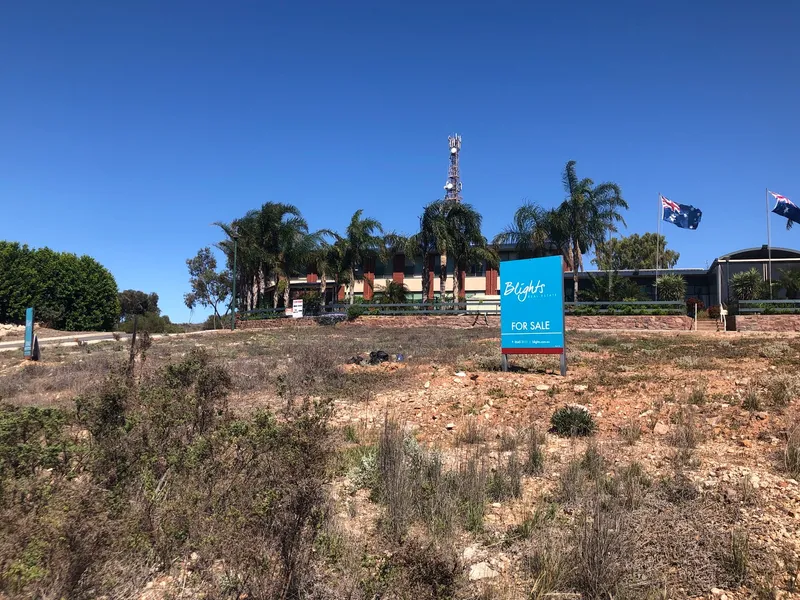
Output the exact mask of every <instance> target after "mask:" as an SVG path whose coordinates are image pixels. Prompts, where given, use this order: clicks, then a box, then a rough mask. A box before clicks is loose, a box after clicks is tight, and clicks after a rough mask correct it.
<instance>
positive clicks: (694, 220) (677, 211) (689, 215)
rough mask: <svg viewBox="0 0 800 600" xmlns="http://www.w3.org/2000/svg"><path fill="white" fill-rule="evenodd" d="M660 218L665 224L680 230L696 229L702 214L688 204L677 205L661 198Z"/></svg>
mask: <svg viewBox="0 0 800 600" xmlns="http://www.w3.org/2000/svg"><path fill="white" fill-rule="evenodd" d="M659 196H660V197H661V218H662V219H663V220H664V221H666V222H667V223H672V224H673V225H677V226H678V227H680V228H681V229H697V226H698V225H700V219H701V218H702V216H703V212H702V211H701V210H700V209H699V208H695V207H694V206H690V205H689V204H678V203H677V202H673V201H672V200H670V199H668V198H664V196H661V194H659Z"/></svg>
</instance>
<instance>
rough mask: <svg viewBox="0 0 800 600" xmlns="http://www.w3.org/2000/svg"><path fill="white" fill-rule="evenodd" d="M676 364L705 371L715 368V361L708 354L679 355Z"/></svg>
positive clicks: (682, 367) (683, 367) (684, 367)
mask: <svg viewBox="0 0 800 600" xmlns="http://www.w3.org/2000/svg"><path fill="white" fill-rule="evenodd" d="M675 365H676V366H677V367H679V368H681V369H699V370H703V371H708V370H710V369H712V368H713V363H712V362H711V359H710V358H708V357H707V356H690V355H684V356H679V357H678V358H676V359H675Z"/></svg>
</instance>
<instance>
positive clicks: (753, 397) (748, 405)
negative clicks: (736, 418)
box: [742, 386, 761, 412]
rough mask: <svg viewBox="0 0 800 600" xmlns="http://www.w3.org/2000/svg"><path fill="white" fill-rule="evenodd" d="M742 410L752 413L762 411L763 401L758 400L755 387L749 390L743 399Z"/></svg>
mask: <svg viewBox="0 0 800 600" xmlns="http://www.w3.org/2000/svg"><path fill="white" fill-rule="evenodd" d="M742 408H744V409H745V410H748V411H750V412H756V411H758V410H761V400H760V399H759V398H758V391H757V390H756V388H755V387H754V386H750V387H748V388H747V391H746V392H745V395H744V398H743V399H742Z"/></svg>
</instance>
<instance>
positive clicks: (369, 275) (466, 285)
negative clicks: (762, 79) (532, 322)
mask: <svg viewBox="0 0 800 600" xmlns="http://www.w3.org/2000/svg"><path fill="white" fill-rule="evenodd" d="M499 254H500V269H499V270H498V269H491V268H487V267H486V265H481V266H475V267H471V268H470V269H469V270H468V271H467V272H465V273H463V274H462V286H461V288H462V289H463V290H465V295H466V297H467V298H474V297H477V298H486V297H489V298H491V297H495V298H497V297H498V294H499V290H500V282H501V279H502V269H503V266H502V263H503V262H505V261H507V260H516V259H518V258H519V255H518V253H517V252H516V251H515V250H514V248H513V247H511V246H506V247H501V248H500V251H499ZM428 260H429V261H430V266H431V269H430V280H431V281H430V283H431V285H430V287H429V289H430V295H429V297H430V298H433V297H434V296H438V293H439V278H440V273H441V269H440V261H439V257H438V256H429V257H428ZM770 264H771V269H772V279H773V280H777V279H779V278H780V272H781V270H784V269H800V251H798V250H792V249H789V248H772V250H771V261H770V251H769V250H768V248H767V247H766V246H762V247H760V248H747V249H744V250H737V251H735V252H730V253H728V254H723V255H720V256H718V257H717V258H714V259H713V261H712V263H711V266H709V267H707V268H696V269H661V270H660V271H659V272H658V275H664V274H666V273H677V274H680V275H682V276H683V277H684V278H685V279H686V297H687V298H697V299H699V300H701V301H702V302H703V303H704V304H705V305H706V306H714V305H718V304H719V303H720V300H722V302H725V303H727V301H728V299H729V297H730V280H731V278H732V277H733V275H735V274H736V273H741V272H744V271H748V270H750V269H752V268H755V269H756V270H757V271H759V272H760V273H762V275H763V277H764V280H765V281H766V280H768V279H769V277H770ZM617 275H620V276H622V277H627V278H630V279H633V280H634V281H635V282H636V283H637V284H638V285H639V288H640V291H641V292H642V294H643V295H644V296H646V297H647V298H650V299H655V281H656V271H655V269H645V270H636V271H618V272H617ZM607 276H608V272H607V271H598V270H589V271H581V272H579V273H578V278H579V290H585V289H588V288H589V287H590V286H591V285H593V281H598V280H600V281H602V280H603V278H604V277H607ZM356 277H357V282H356V286H355V294H356V296H357V297H361V298H364V299H365V300H372V299H373V298H374V297H375V295H376V294H380V292H381V290H382V289H383V288H384V286H385V285H386V282H387V281H394V282H396V283H400V284H403V285H404V286H405V287H406V289H407V290H408V294H407V297H408V300H409V302H419V301H421V300H422V260H421V259H418V260H416V261H414V260H409V259H406V257H405V256H403V255H402V254H401V255H396V256H394V257H393V259H392V260H391V261H389V262H388V263H384V262H381V261H373V262H371V263H368V264H365V265H364V269H363V271H362V272H358V273H356ZM326 288H327V290H326V296H327V297H326V303H331V302H333V301H334V300H340V301H341V300H344V298H345V289H344V287H343V286H341V287H340V289H339V290H338V293H337V290H334V282H333V281H328V282H327V286H326ZM291 289H292V291H293V294H294V295H296V294H297V293H299V292H300V291H304V290H305V291H308V290H319V289H320V281H319V275H318V274H316V273H313V272H310V271H309V272H308V273H307V274H306V276H305V277H299V278H294V279H292V281H291ZM564 289H565V292H566V298H567V300H568V301H571V300H572V289H573V277H572V272H571V271H565V272H564ZM445 291H446V293H448V294H452V291H453V264H452V260H448V262H447V283H446V288H445ZM778 297H785V295H784V293H783V291H781V292H779V296H778Z"/></svg>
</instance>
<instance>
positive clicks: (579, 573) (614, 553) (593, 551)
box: [573, 502, 632, 600]
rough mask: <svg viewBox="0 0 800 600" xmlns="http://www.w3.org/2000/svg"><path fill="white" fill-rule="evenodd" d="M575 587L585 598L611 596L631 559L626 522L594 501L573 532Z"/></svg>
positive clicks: (620, 581)
mask: <svg viewBox="0 0 800 600" xmlns="http://www.w3.org/2000/svg"><path fill="white" fill-rule="evenodd" d="M574 542H575V547H574V551H573V554H574V556H573V560H574V563H573V564H574V565H575V566H576V569H575V587H576V588H577V589H578V590H579V591H580V592H581V593H583V594H584V596H585V597H587V598H592V599H598V600H599V599H601V598H613V597H615V596H616V595H617V591H618V589H619V587H620V585H621V583H622V580H623V578H624V577H625V575H626V573H627V569H628V565H629V564H630V562H631V558H632V545H631V543H630V538H629V535H628V531H627V527H626V522H625V521H624V519H623V518H622V515H621V514H619V513H617V512H613V511H612V512H607V511H605V510H603V509H602V508H601V506H600V503H599V502H594V503H592V504H591V505H590V507H589V508H587V509H585V510H584V512H583V513H582V514H581V515H580V516H579V518H578V519H577V521H576V526H575V532H574Z"/></svg>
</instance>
